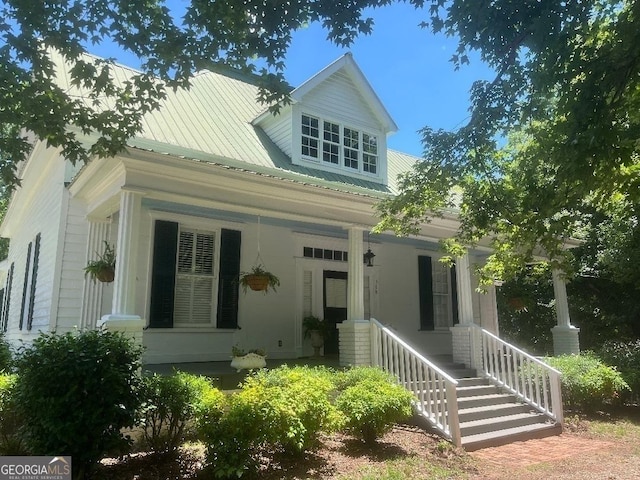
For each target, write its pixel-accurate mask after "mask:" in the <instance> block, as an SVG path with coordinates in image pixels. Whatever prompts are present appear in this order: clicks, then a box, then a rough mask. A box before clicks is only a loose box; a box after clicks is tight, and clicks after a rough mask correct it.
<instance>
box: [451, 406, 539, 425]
mask: <svg viewBox="0 0 640 480" xmlns="http://www.w3.org/2000/svg"><path fill="white" fill-rule="evenodd" d="M535 411H536V410H534V409H532V407H531V406H529V405H527V404H524V403H517V402H516V403H504V404H500V405H485V406H482V407H471V408H461V409H459V410H458V418H459V420H460V423H462V422H471V421H474V420H482V419H483V418H491V417H496V416H498V417H505V416H508V415H515V414H517V413H529V412H535Z"/></svg>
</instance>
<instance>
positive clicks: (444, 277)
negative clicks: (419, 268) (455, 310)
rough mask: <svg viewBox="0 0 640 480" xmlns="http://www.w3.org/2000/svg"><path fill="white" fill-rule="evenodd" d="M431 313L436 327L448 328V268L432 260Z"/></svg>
mask: <svg viewBox="0 0 640 480" xmlns="http://www.w3.org/2000/svg"><path fill="white" fill-rule="evenodd" d="M432 265H433V313H434V326H435V328H436V329H445V328H449V327H450V326H451V325H452V320H451V311H450V310H451V308H450V307H451V297H450V290H451V289H450V287H449V281H450V279H451V273H450V268H449V266H448V265H447V264H445V263H442V262H440V261H435V262H433V264H432Z"/></svg>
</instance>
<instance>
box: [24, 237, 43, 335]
mask: <svg viewBox="0 0 640 480" xmlns="http://www.w3.org/2000/svg"><path fill="white" fill-rule="evenodd" d="M39 258H40V234H38V235H36V244H35V246H34V247H33V265H32V271H31V289H30V291H29V310H28V311H27V330H31V325H33V306H34V304H35V301H36V280H37V278H38V263H39V262H38V260H39Z"/></svg>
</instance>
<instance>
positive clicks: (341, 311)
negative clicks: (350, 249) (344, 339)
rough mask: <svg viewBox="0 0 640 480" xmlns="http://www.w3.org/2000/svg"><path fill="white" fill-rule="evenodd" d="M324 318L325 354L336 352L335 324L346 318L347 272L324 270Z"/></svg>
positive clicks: (336, 334)
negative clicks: (325, 331) (325, 326)
mask: <svg viewBox="0 0 640 480" xmlns="http://www.w3.org/2000/svg"><path fill="white" fill-rule="evenodd" d="M323 278H324V282H323V283H324V320H325V322H327V323H328V328H329V333H328V335H327V338H326V340H325V342H324V353H325V355H331V354H337V353H338V352H339V348H338V328H337V324H338V323H342V322H343V321H344V320H346V319H347V272H334V271H331V270H325V271H324V276H323Z"/></svg>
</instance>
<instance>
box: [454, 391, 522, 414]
mask: <svg viewBox="0 0 640 480" xmlns="http://www.w3.org/2000/svg"><path fill="white" fill-rule="evenodd" d="M515 401H516V397H515V396H513V395H510V394H507V393H494V394H491V395H478V396H475V397H462V398H458V410H462V409H463V408H473V407H485V406H488V405H502V404H505V403H515Z"/></svg>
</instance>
